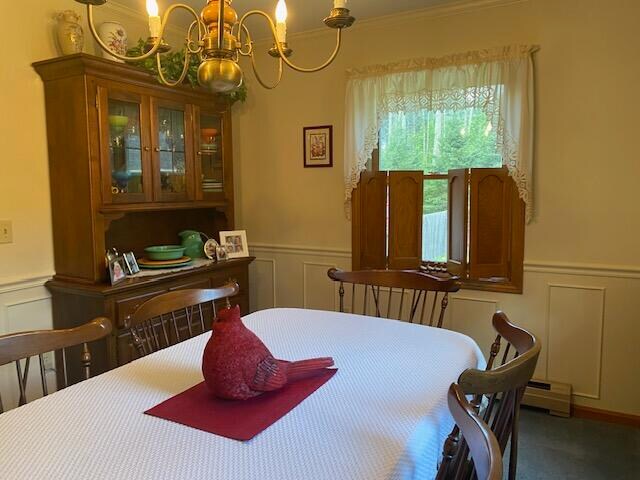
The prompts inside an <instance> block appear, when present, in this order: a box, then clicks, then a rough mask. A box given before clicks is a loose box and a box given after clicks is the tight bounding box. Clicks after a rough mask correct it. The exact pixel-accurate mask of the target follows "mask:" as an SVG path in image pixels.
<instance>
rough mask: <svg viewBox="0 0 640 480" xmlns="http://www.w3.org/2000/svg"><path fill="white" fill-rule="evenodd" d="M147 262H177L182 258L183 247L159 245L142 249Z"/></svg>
mask: <svg viewBox="0 0 640 480" xmlns="http://www.w3.org/2000/svg"><path fill="white" fill-rule="evenodd" d="M144 253H146V254H147V255H146V256H147V258H148V259H149V260H177V259H178V258H182V257H183V256H184V247H181V246H180V245H159V246H155V247H147V248H145V249H144Z"/></svg>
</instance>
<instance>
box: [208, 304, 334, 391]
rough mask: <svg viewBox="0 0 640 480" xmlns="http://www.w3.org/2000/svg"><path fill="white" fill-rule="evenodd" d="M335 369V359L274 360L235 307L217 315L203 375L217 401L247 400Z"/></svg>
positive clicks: (238, 308)
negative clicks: (328, 368) (332, 367)
mask: <svg viewBox="0 0 640 480" xmlns="http://www.w3.org/2000/svg"><path fill="white" fill-rule="evenodd" d="M332 365H333V359H332V358H314V359H310V360H300V361H297V362H287V361H285V360H278V359H276V358H274V357H273V355H271V352H270V351H269V349H268V348H267V347H266V346H265V345H264V343H262V341H261V340H260V339H259V338H258V337H257V336H256V335H255V334H254V333H253V332H252V331H251V330H249V329H248V328H247V327H245V326H244V324H243V323H242V320H241V319H240V307H238V306H236V307H234V308H225V309H224V310H221V311H220V312H219V313H218V318H217V321H216V322H214V324H213V334H212V336H211V338H210V339H209V342H208V343H207V346H206V348H205V350H204V356H203V358H202V373H203V375H204V380H205V382H206V384H207V387H208V388H209V390H211V392H213V394H214V395H215V396H216V397H220V398H226V399H230V400H246V399H248V398H251V397H255V396H257V395H260V394H262V393H264V392H270V391H271V390H277V389H279V388H282V387H284V386H285V385H286V384H287V383H288V382H292V381H294V380H299V379H301V378H304V377H307V376H310V375H313V374H315V373H319V372H320V371H322V370H323V369H325V368H327V367H331V366H332Z"/></svg>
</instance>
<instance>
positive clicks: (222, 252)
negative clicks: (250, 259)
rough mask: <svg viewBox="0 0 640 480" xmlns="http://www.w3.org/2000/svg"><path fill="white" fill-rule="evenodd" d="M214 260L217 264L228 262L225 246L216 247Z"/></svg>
mask: <svg viewBox="0 0 640 480" xmlns="http://www.w3.org/2000/svg"><path fill="white" fill-rule="evenodd" d="M216 260H218V261H219V262H224V261H226V260H229V257H228V253H227V248H226V245H219V246H218V247H216Z"/></svg>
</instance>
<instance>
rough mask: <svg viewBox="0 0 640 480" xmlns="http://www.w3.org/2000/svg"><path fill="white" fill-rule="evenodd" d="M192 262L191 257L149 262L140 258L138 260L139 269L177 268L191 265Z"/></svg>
mask: <svg viewBox="0 0 640 480" xmlns="http://www.w3.org/2000/svg"><path fill="white" fill-rule="evenodd" d="M192 263H193V260H192V259H191V257H187V256H183V257H180V258H177V259H176V260H149V259H148V258H141V259H139V260H138V265H139V266H140V268H150V269H154V268H179V267H186V266H187V265H191V264H192Z"/></svg>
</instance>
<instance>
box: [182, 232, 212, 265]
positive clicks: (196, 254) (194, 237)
mask: <svg viewBox="0 0 640 480" xmlns="http://www.w3.org/2000/svg"><path fill="white" fill-rule="evenodd" d="M178 235H179V236H180V238H181V239H182V246H183V247H184V254H185V255H186V256H188V257H191V258H204V257H205V254H204V242H203V241H202V236H203V235H204V234H203V233H200V232H196V231H195V230H185V231H184V232H180V233H179V234H178ZM205 236H206V235H205Z"/></svg>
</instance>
